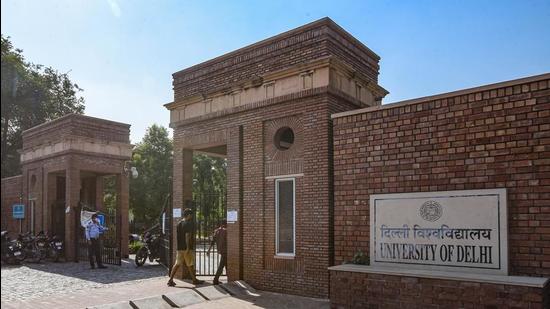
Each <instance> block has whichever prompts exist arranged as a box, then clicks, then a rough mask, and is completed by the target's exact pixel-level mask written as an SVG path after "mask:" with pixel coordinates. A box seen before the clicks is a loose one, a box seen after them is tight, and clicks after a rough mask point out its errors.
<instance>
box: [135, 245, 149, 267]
mask: <svg viewBox="0 0 550 309" xmlns="http://www.w3.org/2000/svg"><path fill="white" fill-rule="evenodd" d="M148 255H149V253H148V252H147V248H145V247H141V248H139V250H138V252H137V253H136V258H135V263H136V266H138V267H139V266H143V264H145V260H147V256H148Z"/></svg>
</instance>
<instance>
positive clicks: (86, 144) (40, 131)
mask: <svg viewBox="0 0 550 309" xmlns="http://www.w3.org/2000/svg"><path fill="white" fill-rule="evenodd" d="M129 135H130V125H128V124H124V123H119V122H114V121H109V120H105V119H99V118H93V117H88V116H84V115H76V114H70V115H66V116H63V117H61V118H58V119H55V120H53V121H50V122H47V123H44V124H41V125H38V126H36V127H33V128H30V129H28V130H25V131H24V132H23V136H22V138H23V149H22V150H21V169H22V175H19V176H14V177H10V178H3V179H2V230H8V231H10V232H11V233H12V235H11V236H16V235H17V233H19V232H32V233H38V232H39V231H45V232H46V233H48V235H57V236H59V237H61V238H63V239H65V258H66V260H67V261H78V260H79V258H80V259H84V260H87V251H86V250H87V249H86V245H85V240H84V239H83V238H84V232H83V229H82V227H80V222H79V220H80V210H81V209H82V208H83V207H84V208H85V209H88V210H97V211H101V212H102V213H104V214H105V217H106V223H107V224H108V226H109V227H111V230H110V231H109V232H108V233H107V234H106V235H105V237H104V241H105V246H104V247H105V250H104V252H103V253H104V254H103V257H104V259H105V262H106V263H112V264H119V265H120V259H121V258H122V257H127V256H128V193H129V187H128V185H129V180H128V175H127V173H126V172H125V170H124V167H125V162H127V161H128V160H130V157H131V153H132V145H131V144H130V138H129ZM106 177H112V179H113V184H114V188H113V190H112V191H113V192H112V193H114V195H115V196H116V203H115V204H116V205H113V206H114V207H112V208H110V209H107V207H104V206H105V205H104V199H103V198H104V195H105V194H106V184H105V181H107V179H106ZM16 203H21V204H24V205H25V218H24V219H22V220H19V219H13V216H12V205H13V204H16Z"/></svg>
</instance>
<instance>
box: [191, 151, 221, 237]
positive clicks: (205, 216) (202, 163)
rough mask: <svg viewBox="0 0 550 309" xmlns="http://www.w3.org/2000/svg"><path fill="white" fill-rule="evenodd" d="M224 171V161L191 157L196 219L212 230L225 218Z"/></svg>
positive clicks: (198, 156) (214, 158)
mask: <svg viewBox="0 0 550 309" xmlns="http://www.w3.org/2000/svg"><path fill="white" fill-rule="evenodd" d="M226 170H227V161H226V160H225V159H222V158H216V157H211V156H207V155H202V154H199V155H195V156H193V200H194V203H195V207H197V213H196V216H197V218H196V219H197V221H198V222H201V224H203V225H204V226H206V227H210V228H213V227H214V226H216V224H218V223H219V220H221V219H223V218H225V216H226V214H225V211H226V201H227V199H226V194H227V181H226V179H227V176H226ZM203 232H206V231H203ZM209 232H211V231H209ZM201 236H205V235H201Z"/></svg>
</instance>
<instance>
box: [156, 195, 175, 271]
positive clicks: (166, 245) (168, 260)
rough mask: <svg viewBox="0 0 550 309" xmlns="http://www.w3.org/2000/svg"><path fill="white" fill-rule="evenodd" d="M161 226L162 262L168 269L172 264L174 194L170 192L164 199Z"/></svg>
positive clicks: (160, 219)
mask: <svg viewBox="0 0 550 309" xmlns="http://www.w3.org/2000/svg"><path fill="white" fill-rule="evenodd" d="M159 226H160V232H161V234H160V237H161V241H160V246H161V250H160V260H159V262H160V264H162V265H164V266H165V267H166V268H168V270H170V267H171V266H172V196H171V195H170V194H169V195H168V196H167V197H166V200H165V201H164V207H163V208H162V212H161V214H160V218H159Z"/></svg>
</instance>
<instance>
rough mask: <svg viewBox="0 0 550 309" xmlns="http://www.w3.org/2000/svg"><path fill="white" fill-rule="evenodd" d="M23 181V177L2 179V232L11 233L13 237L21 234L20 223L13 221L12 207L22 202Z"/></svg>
mask: <svg viewBox="0 0 550 309" xmlns="http://www.w3.org/2000/svg"><path fill="white" fill-rule="evenodd" d="M22 180H23V177H22V176H21V175H19V176H13V177H9V178H2V197H1V199H2V231H10V232H11V233H12V234H11V237H15V235H17V234H13V233H19V223H18V222H17V221H16V220H14V219H13V210H12V205H13V204H16V203H19V202H20V199H19V197H20V196H21V194H22V193H23V191H22V185H23V182H22Z"/></svg>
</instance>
